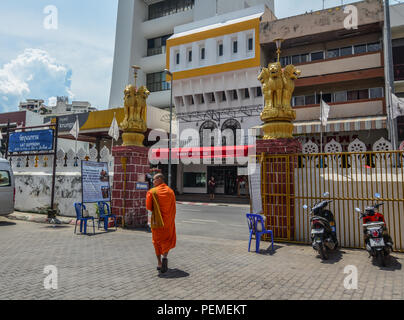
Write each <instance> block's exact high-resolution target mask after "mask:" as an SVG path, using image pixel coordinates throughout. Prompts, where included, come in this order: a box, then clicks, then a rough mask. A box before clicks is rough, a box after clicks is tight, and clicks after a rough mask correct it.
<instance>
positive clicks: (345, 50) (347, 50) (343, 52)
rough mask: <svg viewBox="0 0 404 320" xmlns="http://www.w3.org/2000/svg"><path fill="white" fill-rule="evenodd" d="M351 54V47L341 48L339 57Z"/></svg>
mask: <svg viewBox="0 0 404 320" xmlns="http://www.w3.org/2000/svg"><path fill="white" fill-rule="evenodd" d="M350 55H352V47H345V48H341V57H344V56H350Z"/></svg>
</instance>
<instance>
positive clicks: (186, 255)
mask: <svg viewBox="0 0 404 320" xmlns="http://www.w3.org/2000/svg"><path fill="white" fill-rule="evenodd" d="M191 210H199V208H195V207H193V206H190V207H186V208H179V210H178V211H179V212H178V219H177V221H178V222H179V226H178V241H177V248H176V249H174V250H173V251H172V253H170V256H169V268H170V270H169V272H168V273H166V274H165V275H159V274H158V272H157V271H156V270H155V267H156V261H155V257H154V251H153V246H152V243H151V235H150V234H149V233H146V232H142V231H129V230H118V231H116V232H109V233H103V232H101V230H100V232H99V233H97V234H96V235H95V236H84V235H74V234H73V227H72V226H63V227H60V228H52V227H49V226H47V225H43V224H36V223H30V222H25V221H16V222H14V221H10V220H8V219H6V218H0V299H140V300H146V299H155V300H159V299H168V300H172V299H189V300H194V299H202V300H205V299H226V300H239V299H401V300H402V299H404V270H403V269H402V264H403V263H404V255H403V254H398V253H395V254H393V258H392V259H391V261H390V266H389V267H388V268H380V267H378V266H377V265H374V264H372V262H371V260H370V259H368V257H367V253H366V252H364V251H362V250H347V249H343V250H341V253H340V254H337V255H334V256H332V257H331V259H330V260H329V261H328V262H326V263H322V262H321V261H320V259H319V258H318V257H316V254H315V253H314V251H313V250H312V249H311V248H310V247H308V246H297V245H285V244H277V245H276V248H275V252H274V253H271V252H269V251H266V250H263V251H261V254H256V253H254V252H251V253H249V252H247V242H246V240H245V235H244V231H242V228H241V227H240V229H241V230H239V229H237V228H236V227H234V229H231V228H229V227H225V226H223V227H222V228H220V226H221V224H220V223H221V222H223V221H225V220H226V219H227V218H226V217H229V216H232V217H233V215H232V214H233V213H234V217H233V218H234V219H235V221H237V222H235V224H237V225H238V224H240V225H242V224H244V223H245V220H244V218H243V217H242V216H241V217H240V216H239V214H241V212H242V210H239V211H236V209H229V210H227V209H224V208H223V212H222V211H221V209H220V210H219V209H218V212H219V211H220V212H221V213H219V214H216V216H215V209H212V211H210V209H206V210H207V211H205V212H207V213H206V215H204V216H202V217H200V216H199V215H198V213H197V212H196V211H191ZM201 210H202V209H201ZM204 210H205V209H204ZM232 211H233V213H232ZM237 212H238V213H237ZM204 214H205V213H204ZM236 216H238V217H237V218H236ZM199 218H200V220H211V221H213V220H217V221H218V223H217V224H213V223H210V222H209V223H208V222H206V224H192V223H186V222H185V223H184V221H195V220H196V219H199ZM236 219H238V220H236ZM215 228H219V229H225V232H223V233H222V235H223V237H221V239H216V238H215V234H216V232H215V231H214V229H215ZM231 233H232V234H231ZM233 236H234V237H237V238H239V240H229V239H226V237H233ZM267 247H268V244H267V243H264V244H263V246H262V249H267ZM48 265H54V266H56V267H57V270H58V283H57V284H58V289H57V290H45V288H44V279H45V277H46V275H45V274H44V268H45V266H48ZM348 265H354V266H356V267H357V269H358V275H359V282H358V289H357V290H347V289H345V288H344V285H343V283H344V278H345V277H346V276H347V275H346V274H344V268H345V267H346V266H348Z"/></svg>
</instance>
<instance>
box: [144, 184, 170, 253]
mask: <svg viewBox="0 0 404 320" xmlns="http://www.w3.org/2000/svg"><path fill="white" fill-rule="evenodd" d="M156 189H157V198H158V203H159V205H160V211H161V215H162V218H163V221H164V227H162V228H158V229H152V235H153V245H154V248H155V250H156V255H157V256H159V255H163V254H166V253H168V252H169V251H170V250H171V249H173V248H175V245H176V242H177V235H176V231H175V215H176V205H175V202H176V199H175V194H174V191H173V190H171V189H170V188H169V187H168V186H167V185H166V184H165V183H163V184H161V185H159V186H158V187H156ZM146 208H147V210H150V211H152V210H153V196H152V194H151V192H150V191H149V192H148V193H147V196H146Z"/></svg>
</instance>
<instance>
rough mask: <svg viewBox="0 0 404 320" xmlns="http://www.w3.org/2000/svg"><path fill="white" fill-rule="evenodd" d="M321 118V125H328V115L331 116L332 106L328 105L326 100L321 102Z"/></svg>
mask: <svg viewBox="0 0 404 320" xmlns="http://www.w3.org/2000/svg"><path fill="white" fill-rule="evenodd" d="M320 109H321V117H320V121H321V124H322V125H323V126H324V127H325V126H326V125H327V122H328V115H329V114H330V109H331V107H330V105H328V104H327V103H325V102H324V100H321V108H320Z"/></svg>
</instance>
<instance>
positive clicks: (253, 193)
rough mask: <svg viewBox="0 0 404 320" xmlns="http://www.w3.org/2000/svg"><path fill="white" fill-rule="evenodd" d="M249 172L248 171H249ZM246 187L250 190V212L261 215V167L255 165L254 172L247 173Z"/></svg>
mask: <svg viewBox="0 0 404 320" xmlns="http://www.w3.org/2000/svg"><path fill="white" fill-rule="evenodd" d="M249 171H250V170H249ZM248 179H249V182H248V186H249V188H250V201H251V212H250V213H254V214H262V213H263V210H262V197H261V165H260V164H259V163H257V164H256V167H255V171H254V172H249V175H248Z"/></svg>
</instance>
